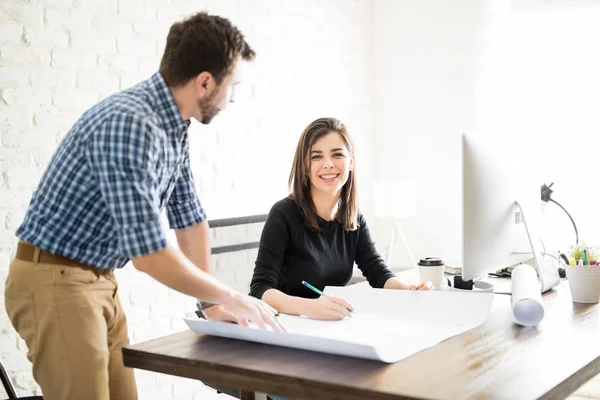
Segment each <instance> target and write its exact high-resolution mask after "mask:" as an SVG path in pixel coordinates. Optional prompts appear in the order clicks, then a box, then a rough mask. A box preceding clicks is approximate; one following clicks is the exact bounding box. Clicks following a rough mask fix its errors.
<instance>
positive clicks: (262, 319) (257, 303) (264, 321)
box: [207, 293, 285, 332]
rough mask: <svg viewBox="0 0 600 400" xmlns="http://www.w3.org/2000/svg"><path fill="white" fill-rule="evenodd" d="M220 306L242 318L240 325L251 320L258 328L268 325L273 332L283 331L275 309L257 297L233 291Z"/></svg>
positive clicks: (264, 327) (246, 323)
mask: <svg viewBox="0 0 600 400" xmlns="http://www.w3.org/2000/svg"><path fill="white" fill-rule="evenodd" d="M221 307H222V308H223V309H224V311H226V312H228V313H231V314H232V315H235V316H237V318H238V319H243V320H244V321H243V322H242V323H240V325H248V322H253V323H255V324H256V325H258V327H259V328H260V329H266V328H267V326H270V327H271V328H273V330H274V331H275V332H285V328H284V327H283V326H282V325H281V324H280V323H279V321H277V318H276V317H275V315H276V314H277V310H275V309H274V308H273V307H271V306H270V305H268V304H267V303H265V302H264V301H262V300H258V299H257V298H254V297H250V296H244V295H242V294H239V293H235V294H234V295H233V296H232V297H231V298H230V300H229V301H227V302H226V303H223V304H221ZM207 318H208V317H207ZM238 323H239V322H238Z"/></svg>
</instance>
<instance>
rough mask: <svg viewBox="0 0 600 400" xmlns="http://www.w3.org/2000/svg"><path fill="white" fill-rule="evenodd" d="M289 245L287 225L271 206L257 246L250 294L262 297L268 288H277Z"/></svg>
mask: <svg viewBox="0 0 600 400" xmlns="http://www.w3.org/2000/svg"><path fill="white" fill-rule="evenodd" d="M288 246H289V227H288V224H287V221H286V220H285V218H284V216H283V213H282V212H281V211H280V210H279V209H277V208H275V207H273V208H271V211H269V215H268V217H267V220H266V221H265V226H264V227H263V231H262V235H261V237H260V244H259V247H258V256H257V258H256V263H255V267H254V274H253V275H252V281H251V282H250V295H251V296H254V297H256V298H258V299H262V297H263V295H264V294H265V292H266V291H267V290H269V289H277V287H278V283H279V274H280V271H281V266H282V265H283V257H284V255H285V251H286V249H287V248H288Z"/></svg>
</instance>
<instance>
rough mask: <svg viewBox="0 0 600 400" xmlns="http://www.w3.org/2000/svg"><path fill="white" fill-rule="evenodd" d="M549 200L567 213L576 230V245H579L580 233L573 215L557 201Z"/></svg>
mask: <svg viewBox="0 0 600 400" xmlns="http://www.w3.org/2000/svg"><path fill="white" fill-rule="evenodd" d="M548 200H549V201H551V202H553V203H554V204H556V205H557V206H559V207H560V208H562V209H563V211H564V212H565V213H567V215H568V216H569V219H570V220H571V223H572V224H573V228H575V244H579V232H577V225H575V221H573V217H571V214H569V212H568V211H567V210H566V209H565V208H564V207H563V206H561V205H560V203H559V202H557V201H556V200H554V199H552V198H550V199H548Z"/></svg>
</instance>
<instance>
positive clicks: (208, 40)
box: [159, 12, 256, 87]
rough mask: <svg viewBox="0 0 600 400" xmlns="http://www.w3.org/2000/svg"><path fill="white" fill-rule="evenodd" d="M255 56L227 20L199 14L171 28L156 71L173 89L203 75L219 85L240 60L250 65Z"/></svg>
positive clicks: (202, 13) (238, 32) (242, 36)
mask: <svg viewBox="0 0 600 400" xmlns="http://www.w3.org/2000/svg"><path fill="white" fill-rule="evenodd" d="M255 55H256V54H255V53H254V50H252V48H251V47H250V45H249V44H248V43H247V42H246V39H245V38H244V35H243V34H242V33H241V32H240V31H239V29H238V28H237V27H235V26H234V25H233V24H232V23H231V22H230V21H229V20H228V19H226V18H222V17H219V16H216V15H208V14H207V13H206V12H199V13H198V14H195V15H193V16H191V17H189V18H187V19H185V20H183V21H181V22H177V23H175V24H173V25H172V26H171V29H170V30H169V34H168V36H167V44H166V46H165V52H164V54H163V57H162V60H161V62H160V69H159V71H160V73H161V75H162V76H163V78H164V79H165V81H166V82H167V84H168V85H169V86H172V87H177V86H181V85H183V84H185V83H187V82H189V81H190V79H192V78H195V77H196V76H198V75H199V74H200V73H201V72H204V71H207V72H210V73H211V74H212V76H213V77H214V78H215V80H216V81H217V84H218V83H221V81H222V79H223V78H224V77H225V76H226V75H227V74H228V73H229V72H230V71H231V70H232V69H233V66H234V63H235V62H236V61H237V59H238V58H239V57H241V58H242V59H243V60H247V61H251V60H253V59H254V56H255Z"/></svg>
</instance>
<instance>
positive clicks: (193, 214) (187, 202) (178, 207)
mask: <svg viewBox="0 0 600 400" xmlns="http://www.w3.org/2000/svg"><path fill="white" fill-rule="evenodd" d="M167 217H168V219H169V226H170V227H171V229H184V228H187V227H189V226H192V225H195V224H197V223H199V222H202V221H204V220H205V219H206V213H205V212H204V209H203V208H202V205H201V204H200V200H199V199H198V195H197V194H196V184H195V183H194V176H193V175H192V169H191V167H190V152H189V149H187V148H186V154H185V158H184V160H183V165H182V166H181V174H180V175H179V179H177V182H176V184H175V189H173V193H172V194H171V197H170V198H169V202H168V203H167Z"/></svg>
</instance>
